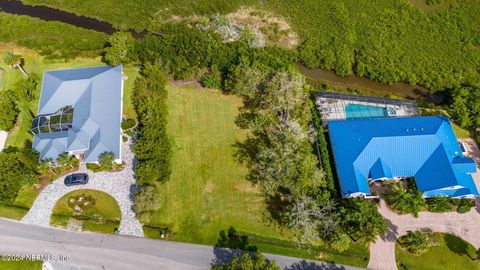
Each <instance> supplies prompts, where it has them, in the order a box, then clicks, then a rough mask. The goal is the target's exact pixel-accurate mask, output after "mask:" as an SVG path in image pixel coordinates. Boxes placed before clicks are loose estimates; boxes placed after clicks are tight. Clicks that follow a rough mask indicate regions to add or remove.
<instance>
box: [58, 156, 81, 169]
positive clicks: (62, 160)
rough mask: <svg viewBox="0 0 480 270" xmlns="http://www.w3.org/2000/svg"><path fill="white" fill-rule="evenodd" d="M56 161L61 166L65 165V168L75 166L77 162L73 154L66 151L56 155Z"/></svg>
mask: <svg viewBox="0 0 480 270" xmlns="http://www.w3.org/2000/svg"><path fill="white" fill-rule="evenodd" d="M57 163H58V165H60V166H61V167H64V168H65V167H67V168H69V169H71V168H73V167H74V166H75V164H76V163H77V160H76V158H75V157H74V156H70V155H69V154H67V153H63V154H61V155H59V156H58V158H57Z"/></svg>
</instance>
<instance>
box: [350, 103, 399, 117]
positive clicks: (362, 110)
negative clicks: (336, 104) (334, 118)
mask: <svg viewBox="0 0 480 270" xmlns="http://www.w3.org/2000/svg"><path fill="white" fill-rule="evenodd" d="M388 109H390V110H393V109H392V108H387V107H377V106H369V105H361V104H353V103H350V104H347V106H345V115H346V118H347V119H366V118H367V119H368V118H383V117H388V116H389V112H388Z"/></svg>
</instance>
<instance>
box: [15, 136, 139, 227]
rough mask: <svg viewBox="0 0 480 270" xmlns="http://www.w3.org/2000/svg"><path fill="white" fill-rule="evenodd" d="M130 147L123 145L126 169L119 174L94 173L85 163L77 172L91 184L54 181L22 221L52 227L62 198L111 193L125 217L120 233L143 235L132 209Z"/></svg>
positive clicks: (134, 188)
mask: <svg viewBox="0 0 480 270" xmlns="http://www.w3.org/2000/svg"><path fill="white" fill-rule="evenodd" d="M131 147H132V143H131V141H128V142H125V143H123V144H122V157H123V161H124V162H125V168H124V169H123V170H122V171H120V172H113V173H108V172H99V173H93V172H91V171H88V170H87V169H86V167H85V164H81V165H80V170H79V171H78V172H83V173H88V176H89V182H88V184H86V185H80V186H70V187H67V186H65V184H64V183H63V181H64V177H60V178H59V179H56V180H55V181H53V182H52V183H51V184H50V185H48V186H47V187H45V188H44V189H43V190H42V192H40V194H39V195H38V197H37V198H36V200H35V202H34V203H33V205H32V207H31V208H30V210H29V211H28V213H27V214H26V215H25V216H24V217H23V219H22V222H24V223H27V224H36V225H41V226H50V216H51V215H52V211H53V208H54V206H55V203H56V202H57V201H58V200H59V199H60V198H61V197H63V196H64V195H66V194H68V193H69V192H72V191H74V190H78V189H95V190H100V191H103V192H105V193H108V194H109V195H111V196H112V197H113V198H115V200H116V201H117V203H118V206H119V207H120V211H121V214H122V220H121V221H120V226H119V228H118V229H119V232H120V234H125V235H134V236H143V229H142V225H141V224H140V222H139V221H138V220H137V218H136V217H135V212H134V210H133V197H134V193H135V191H136V188H137V186H136V185H135V177H134V171H133V154H132V152H131V149H130V148H131Z"/></svg>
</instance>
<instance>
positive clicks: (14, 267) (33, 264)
mask: <svg viewBox="0 0 480 270" xmlns="http://www.w3.org/2000/svg"><path fill="white" fill-rule="evenodd" d="M42 265H43V262H41V261H0V269H2V270H41V269H42Z"/></svg>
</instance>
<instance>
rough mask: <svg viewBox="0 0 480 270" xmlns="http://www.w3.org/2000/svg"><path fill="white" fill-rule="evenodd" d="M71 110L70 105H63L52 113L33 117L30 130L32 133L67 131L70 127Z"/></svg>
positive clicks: (71, 120) (72, 110) (71, 119)
mask: <svg viewBox="0 0 480 270" xmlns="http://www.w3.org/2000/svg"><path fill="white" fill-rule="evenodd" d="M73 112H74V109H73V107H72V106H65V107H62V108H60V109H59V110H58V111H57V112H55V113H53V114H47V115H39V116H37V117H35V119H33V121H32V129H31V131H32V133H33V134H45V133H52V132H58V131H67V130H68V129H70V128H71V127H72V123H73Z"/></svg>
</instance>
